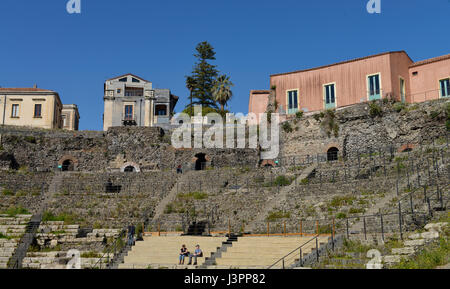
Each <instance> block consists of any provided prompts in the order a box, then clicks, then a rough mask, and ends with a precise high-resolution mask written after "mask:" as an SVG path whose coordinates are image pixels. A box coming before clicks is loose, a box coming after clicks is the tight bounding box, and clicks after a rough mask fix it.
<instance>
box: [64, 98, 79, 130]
mask: <svg viewBox="0 0 450 289" xmlns="http://www.w3.org/2000/svg"><path fill="white" fill-rule="evenodd" d="M61 118H62V128H63V129H65V130H78V125H79V122H80V113H79V112H78V106H77V105H76V104H64V105H63V108H62V112H61Z"/></svg>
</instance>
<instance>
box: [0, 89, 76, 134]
mask: <svg viewBox="0 0 450 289" xmlns="http://www.w3.org/2000/svg"><path fill="white" fill-rule="evenodd" d="M62 111H63V104H62V102H61V99H60V97H59V94H58V93H57V92H55V91H52V90H46V89H40V88H37V87H33V88H0V124H1V125H12V126H27V127H37V128H45V129H61V128H63V119H62ZM70 111H71V112H72V111H73V108H72V110H70ZM75 111H76V113H75V115H77V116H76V117H78V118H79V115H78V109H76V110H75ZM76 117H75V118H76ZM74 121H75V120H74ZM75 124H76V125H75ZM75 124H74V125H72V126H70V127H71V128H72V127H73V128H77V126H78V121H75Z"/></svg>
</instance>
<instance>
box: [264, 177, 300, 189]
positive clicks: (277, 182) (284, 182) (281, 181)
mask: <svg viewBox="0 0 450 289" xmlns="http://www.w3.org/2000/svg"><path fill="white" fill-rule="evenodd" d="M293 181H294V178H290V177H286V176H283V175H282V176H278V177H276V178H275V179H274V180H273V181H271V182H268V183H266V184H264V187H278V186H280V187H286V186H289V185H290V184H292V182H293Z"/></svg>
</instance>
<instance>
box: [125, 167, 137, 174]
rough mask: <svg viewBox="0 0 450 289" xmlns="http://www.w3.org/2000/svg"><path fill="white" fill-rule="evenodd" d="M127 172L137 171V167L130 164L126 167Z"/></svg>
mask: <svg viewBox="0 0 450 289" xmlns="http://www.w3.org/2000/svg"><path fill="white" fill-rule="evenodd" d="M124 172H125V173H135V172H136V168H135V167H133V166H128V167H126V168H125V169H124Z"/></svg>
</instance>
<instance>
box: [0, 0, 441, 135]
mask: <svg viewBox="0 0 450 289" xmlns="http://www.w3.org/2000/svg"><path fill="white" fill-rule="evenodd" d="M67 1H68V0H2V1H1V3H0V33H1V36H2V37H1V39H2V41H0V86H2V87H31V86H33V85H34V84H37V85H38V87H40V88H45V89H51V90H55V91H57V92H59V93H60V96H61V98H62V101H63V103H67V104H69V103H76V104H78V105H79V108H80V113H81V121H80V129H83V130H85V129H89V130H100V129H101V128H102V114H103V83H104V81H105V80H106V79H108V78H111V77H114V76H117V75H121V74H125V73H129V72H130V73H134V74H137V75H139V76H141V77H143V78H145V79H148V80H150V81H152V82H153V85H154V87H157V88H169V89H171V90H172V92H173V93H174V94H176V95H178V96H180V102H179V104H178V106H177V107H176V111H177V112H179V111H181V110H182V109H183V108H184V106H185V105H186V103H187V101H188V97H187V96H188V91H187V90H186V88H185V84H184V77H185V76H186V75H188V74H190V72H191V71H192V67H193V65H194V61H195V59H194V57H193V56H192V54H193V53H194V48H195V46H196V44H197V43H199V42H201V41H205V40H206V41H209V42H210V43H211V44H212V45H213V46H214V48H215V50H216V52H217V55H216V57H217V61H215V64H216V65H218V68H219V70H220V71H221V72H222V73H226V74H228V75H230V76H231V80H232V81H233V82H234V84H235V87H234V89H233V92H234V98H233V100H232V101H231V102H230V107H229V108H230V110H231V111H234V112H247V111H248V95H249V91H250V90H251V89H267V88H268V86H269V75H270V74H274V73H280V72H288V71H292V70H298V69H304V68H310V67H315V66H320V65H326V64H330V63H334V62H338V61H343V60H347V59H352V58H357V57H362V56H367V55H370V54H376V53H381V52H386V51H393V50H406V51H407V53H408V54H409V55H410V57H411V58H412V59H413V60H415V61H418V60H423V59H426V58H431V57H435V56H440V55H444V54H448V53H450V52H449V50H450V49H449V48H450V37H449V33H448V27H449V24H448V19H449V13H450V0H428V1H423V0H409V1H402V0H381V4H382V13H381V14H369V13H367V11H366V3H367V1H368V0H342V1H336V0H322V1H300V0H277V1H274V0H272V1H266V0H257V1H255V0H240V1H238V0H228V1H216V0H191V1H188V0H176V1H175V0H120V1H119V0H81V3H82V13H81V14H80V15H75V14H72V15H71V14H68V13H67V12H66V3H67Z"/></svg>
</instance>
